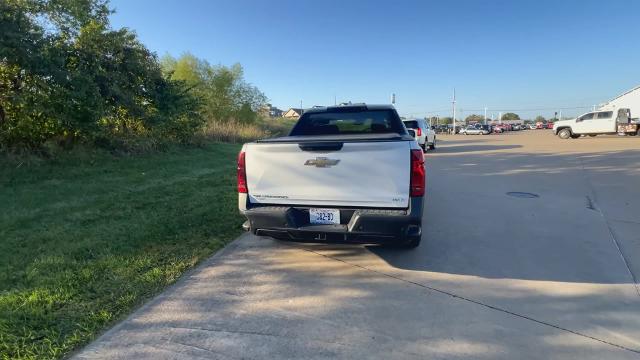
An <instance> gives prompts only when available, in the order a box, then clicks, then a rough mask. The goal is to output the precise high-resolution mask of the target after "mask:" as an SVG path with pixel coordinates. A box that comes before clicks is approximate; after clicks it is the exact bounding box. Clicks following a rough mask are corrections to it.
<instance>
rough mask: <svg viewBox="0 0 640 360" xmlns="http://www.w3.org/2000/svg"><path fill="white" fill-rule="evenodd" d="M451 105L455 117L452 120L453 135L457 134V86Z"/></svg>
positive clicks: (454, 89)
mask: <svg viewBox="0 0 640 360" xmlns="http://www.w3.org/2000/svg"><path fill="white" fill-rule="evenodd" d="M451 106H452V107H453V119H452V120H451V122H452V123H453V133H452V134H453V135H455V134H456V88H453V101H451Z"/></svg>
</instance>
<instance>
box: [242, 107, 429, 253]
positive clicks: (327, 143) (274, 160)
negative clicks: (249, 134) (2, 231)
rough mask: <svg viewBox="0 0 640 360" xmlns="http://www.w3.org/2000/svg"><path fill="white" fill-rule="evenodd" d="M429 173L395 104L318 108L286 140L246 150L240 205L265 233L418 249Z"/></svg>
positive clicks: (251, 226) (250, 225) (249, 225)
mask: <svg viewBox="0 0 640 360" xmlns="http://www.w3.org/2000/svg"><path fill="white" fill-rule="evenodd" d="M425 176H426V171H425V167H424V155H423V150H422V149H421V148H420V146H419V145H418V144H417V142H416V141H415V139H414V138H413V137H411V136H409V134H408V133H407V129H406V128H405V126H404V125H403V124H402V120H400V117H399V116H398V113H397V112H396V110H395V108H394V107H393V106H391V105H366V104H357V105H356V104H353V105H347V106H330V107H317V108H312V109H306V110H305V111H304V113H303V114H302V115H301V116H300V118H299V119H298V121H297V123H296V124H295V125H294V127H293V129H292V130H291V132H290V133H289V135H288V136H285V137H280V138H275V139H267V140H258V141H255V142H251V143H247V144H244V145H243V147H242V150H241V151H240V154H239V155H238V165H237V178H238V207H239V210H240V212H241V213H242V214H243V215H244V216H245V217H246V218H247V222H245V224H244V226H243V227H244V228H245V229H246V230H249V231H251V232H252V233H253V234H255V235H259V236H270V237H273V238H277V239H284V240H295V241H313V242H320V243H326V242H350V243H382V244H388V245H392V246H398V247H407V248H413V247H416V246H418V245H419V244H420V241H421V236H422V216H423V207H424V205H423V199H424V194H425Z"/></svg>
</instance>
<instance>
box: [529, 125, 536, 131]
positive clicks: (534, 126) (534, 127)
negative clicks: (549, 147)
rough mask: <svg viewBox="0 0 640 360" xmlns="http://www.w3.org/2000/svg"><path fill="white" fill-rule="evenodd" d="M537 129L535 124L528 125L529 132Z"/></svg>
mask: <svg viewBox="0 0 640 360" xmlns="http://www.w3.org/2000/svg"><path fill="white" fill-rule="evenodd" d="M537 128H538V127H537V126H536V124H531V125H529V130H535V129H537Z"/></svg>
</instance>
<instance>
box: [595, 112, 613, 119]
mask: <svg viewBox="0 0 640 360" xmlns="http://www.w3.org/2000/svg"><path fill="white" fill-rule="evenodd" d="M612 117H613V111H603V112H599V113H598V119H611V118H612Z"/></svg>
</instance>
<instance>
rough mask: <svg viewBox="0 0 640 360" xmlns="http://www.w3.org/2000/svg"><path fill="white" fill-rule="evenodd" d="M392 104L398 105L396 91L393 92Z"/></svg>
mask: <svg viewBox="0 0 640 360" xmlns="http://www.w3.org/2000/svg"><path fill="white" fill-rule="evenodd" d="M391 105H393V106H395V105H396V94H395V93H393V94H391Z"/></svg>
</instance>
